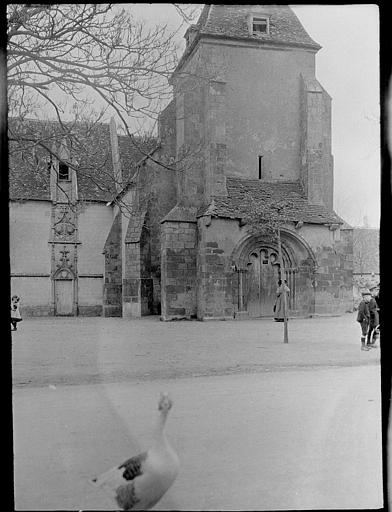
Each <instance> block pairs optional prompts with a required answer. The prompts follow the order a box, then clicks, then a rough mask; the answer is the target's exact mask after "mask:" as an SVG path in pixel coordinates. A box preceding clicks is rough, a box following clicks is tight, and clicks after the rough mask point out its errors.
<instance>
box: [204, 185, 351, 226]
mask: <svg viewBox="0 0 392 512" xmlns="http://www.w3.org/2000/svg"><path fill="white" fill-rule="evenodd" d="M226 186H227V193H228V195H227V197H224V196H213V198H212V201H211V203H210V204H209V205H208V206H207V208H205V207H204V208H201V209H199V212H198V216H202V215H212V216H215V217H228V218H232V219H239V218H241V217H243V216H244V213H245V212H247V211H249V208H250V205H249V201H250V200H251V201H255V202H262V201H268V202H278V201H282V200H288V201H289V206H288V209H287V210H286V211H285V214H286V215H287V217H288V219H290V220H292V221H293V222H298V221H302V222H307V223H310V224H342V223H343V220H342V219H341V218H340V217H339V216H338V215H336V213H335V212H333V211H330V210H328V209H327V208H326V207H325V206H322V205H315V204H310V203H309V202H308V200H307V199H306V197H305V195H304V192H303V190H302V188H301V186H300V184H299V183H298V182H273V183H272V182H263V181H260V180H254V179H246V178H230V177H228V178H227V179H226Z"/></svg>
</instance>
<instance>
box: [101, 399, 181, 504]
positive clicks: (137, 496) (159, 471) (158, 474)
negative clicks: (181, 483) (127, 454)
mask: <svg viewBox="0 0 392 512" xmlns="http://www.w3.org/2000/svg"><path fill="white" fill-rule="evenodd" d="M172 404H173V403H172V401H171V399H170V397H169V395H168V394H167V393H161V396H160V399H159V402H158V410H159V417H158V422H157V425H156V429H155V432H154V441H153V444H152V446H151V448H150V449H149V450H148V451H146V452H143V453H140V454H139V455H135V456H134V457H131V458H130V459H127V460H126V461H125V462H123V463H122V464H120V465H119V466H116V467H114V468H112V469H110V470H109V471H106V472H105V473H102V474H101V475H100V476H98V477H95V478H93V479H92V480H91V482H92V483H93V484H94V485H95V486H98V487H101V488H103V489H105V490H107V491H109V492H110V494H111V495H112V496H113V497H114V499H115V500H116V502H117V504H118V505H119V507H121V508H122V510H148V509H150V508H151V507H153V506H154V505H155V504H156V503H157V502H158V501H159V500H160V499H161V498H162V496H163V495H164V494H165V492H166V491H167V490H168V489H169V488H170V486H171V485H172V484H173V482H174V480H175V479H176V476H177V474H178V471H179V467H180V464H179V460H178V456H177V454H176V453H175V451H174V450H173V448H172V447H171V446H170V445H169V443H168V441H167V439H166V436H165V431H164V427H165V423H166V418H167V415H168V413H169V411H170V409H171V407H172Z"/></svg>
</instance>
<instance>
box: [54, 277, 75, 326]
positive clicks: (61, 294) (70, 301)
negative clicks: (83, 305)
mask: <svg viewBox="0 0 392 512" xmlns="http://www.w3.org/2000/svg"><path fill="white" fill-rule="evenodd" d="M53 296H54V314H55V315H56V316H73V315H75V313H76V305H75V279H74V274H73V273H72V271H71V270H70V269H67V268H62V269H59V270H58V271H57V272H56V273H55V275H54V276H53Z"/></svg>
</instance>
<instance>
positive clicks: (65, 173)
mask: <svg viewBox="0 0 392 512" xmlns="http://www.w3.org/2000/svg"><path fill="white" fill-rule="evenodd" d="M59 181H69V167H68V165H67V164H65V163H64V162H60V163H59Z"/></svg>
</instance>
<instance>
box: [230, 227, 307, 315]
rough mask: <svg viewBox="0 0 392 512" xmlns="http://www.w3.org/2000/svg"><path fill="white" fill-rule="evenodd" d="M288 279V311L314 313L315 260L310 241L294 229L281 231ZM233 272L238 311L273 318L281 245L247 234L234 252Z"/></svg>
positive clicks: (259, 235) (260, 236) (260, 235)
mask: <svg viewBox="0 0 392 512" xmlns="http://www.w3.org/2000/svg"><path fill="white" fill-rule="evenodd" d="M281 245H282V257H283V264H284V268H285V271H286V279H287V281H288V285H289V287H290V290H291V293H290V297H289V298H290V304H289V309H290V310H291V312H292V313H293V314H294V315H295V314H303V311H304V310H305V312H306V314H309V313H311V312H312V308H313V307H314V287H313V274H314V270H315V268H316V258H315V256H314V253H313V251H312V250H311V248H310V247H309V245H308V244H307V242H306V241H305V240H304V239H303V238H302V237H300V236H299V235H298V233H296V232H295V231H293V230H290V229H282V230H281ZM232 264H233V270H235V271H236V272H237V273H238V280H237V282H238V293H237V306H238V311H240V312H241V311H243V312H246V313H247V314H248V315H249V316H253V317H259V316H272V315H273V305H274V302H275V298H276V286H277V281H278V279H279V277H280V275H281V274H280V264H279V260H278V243H277V241H275V240H268V239H266V237H264V236H263V235H262V234H260V233H248V234H247V235H246V236H245V237H243V238H242V240H240V241H239V243H238V244H237V245H236V247H235V248H234V250H233V252H232Z"/></svg>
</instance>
